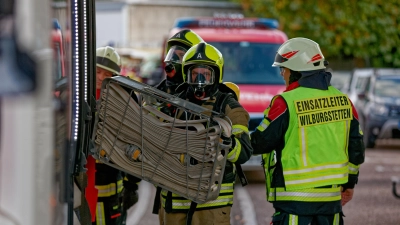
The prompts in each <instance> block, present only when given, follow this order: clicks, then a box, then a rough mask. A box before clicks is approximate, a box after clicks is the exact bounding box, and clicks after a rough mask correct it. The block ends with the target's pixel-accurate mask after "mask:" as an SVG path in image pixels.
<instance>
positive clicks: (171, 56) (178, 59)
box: [164, 45, 187, 63]
mask: <svg viewBox="0 0 400 225" xmlns="http://www.w3.org/2000/svg"><path fill="white" fill-rule="evenodd" d="M186 51H187V50H186V49H185V48H183V47H181V46H176V45H174V46H172V47H171V48H170V49H169V51H168V53H167V55H166V56H165V59H164V62H174V63H182V59H183V56H184V55H185V53H186Z"/></svg>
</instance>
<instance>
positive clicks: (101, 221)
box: [96, 202, 106, 225]
mask: <svg viewBox="0 0 400 225" xmlns="http://www.w3.org/2000/svg"><path fill="white" fill-rule="evenodd" d="M96 225H106V218H105V214H104V204H103V202H98V203H97V209H96Z"/></svg>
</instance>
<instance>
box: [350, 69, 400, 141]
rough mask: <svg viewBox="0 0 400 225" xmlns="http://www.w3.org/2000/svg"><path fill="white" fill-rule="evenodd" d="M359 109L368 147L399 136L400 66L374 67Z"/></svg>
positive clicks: (361, 95)
mask: <svg viewBox="0 0 400 225" xmlns="http://www.w3.org/2000/svg"><path fill="white" fill-rule="evenodd" d="M357 108H358V109H357V110H358V113H359V117H360V121H361V126H362V128H363V131H364V143H365V145H366V146H367V147H368V148H373V147H374V146H375V141H376V140H377V139H384V138H400V130H399V129H398V127H399V122H400V69H375V70H374V74H373V75H372V76H371V77H370V80H369V82H368V83H367V91H366V92H365V93H360V94H359V95H358V103H357Z"/></svg>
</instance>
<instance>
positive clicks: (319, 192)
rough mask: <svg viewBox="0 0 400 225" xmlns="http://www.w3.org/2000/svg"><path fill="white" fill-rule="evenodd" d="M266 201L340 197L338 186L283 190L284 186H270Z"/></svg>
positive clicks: (306, 200)
mask: <svg viewBox="0 0 400 225" xmlns="http://www.w3.org/2000/svg"><path fill="white" fill-rule="evenodd" d="M269 190H270V191H269V196H268V201H301V202H331V201H338V200H340V199H341V193H340V187H335V188H310V189H304V190H298V191H285V189H284V188H270V189H269Z"/></svg>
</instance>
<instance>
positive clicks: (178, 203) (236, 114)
mask: <svg viewBox="0 0 400 225" xmlns="http://www.w3.org/2000/svg"><path fill="white" fill-rule="evenodd" d="M223 65H224V60H223V57H222V54H221V53H220V52H219V51H218V49H216V48H215V47H213V46H212V45H210V44H207V43H204V42H201V43H199V44H197V45H195V46H193V47H191V48H190V49H189V50H188V51H187V52H186V54H185V55H184V57H183V61H182V75H183V76H182V80H183V81H184V82H185V83H183V84H182V85H180V86H179V87H178V89H177V90H179V89H183V90H184V92H183V93H184V96H183V97H184V98H185V99H186V100H188V101H190V102H193V103H195V104H198V105H201V106H203V107H206V108H209V109H213V110H214V111H217V112H221V113H224V115H226V116H227V117H228V118H229V119H230V120H231V122H232V130H233V132H232V133H233V134H232V136H231V137H228V138H226V139H225V141H224V143H225V144H228V145H231V148H230V150H229V153H228V154H227V162H226V167H225V172H224V177H223V181H222V184H221V185H222V186H221V192H220V194H219V196H218V198H217V199H216V200H213V201H209V202H206V203H204V204H196V203H194V202H191V201H190V200H188V199H184V198H182V197H180V196H179V195H177V194H174V193H171V192H168V191H167V190H164V189H163V190H162V191H161V203H162V209H161V210H160V211H161V213H160V214H159V219H160V224H163V225H172V224H173V225H181V224H192V225H203V224H220V225H224V224H230V213H231V208H232V204H233V186H234V183H235V179H236V171H235V164H236V163H237V164H240V163H245V162H246V161H247V160H248V159H249V158H250V156H251V154H252V152H253V150H252V147H251V143H250V135H249V130H248V122H249V114H248V112H247V111H246V110H245V109H244V108H243V107H242V106H241V105H240V104H239V102H238V101H237V100H236V96H234V95H230V94H226V93H222V92H221V91H219V85H220V84H221V83H222V79H223ZM177 116H178V117H179V115H177ZM181 119H184V118H183V117H182V118H181ZM191 119H195V118H191ZM193 163H196V162H193Z"/></svg>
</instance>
